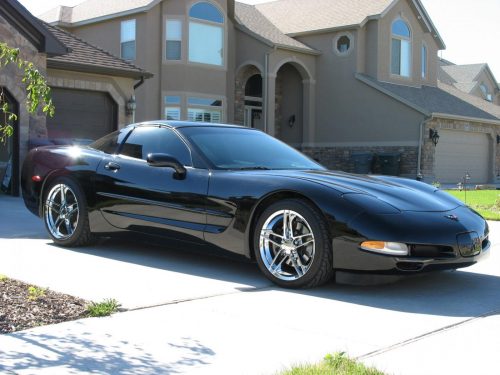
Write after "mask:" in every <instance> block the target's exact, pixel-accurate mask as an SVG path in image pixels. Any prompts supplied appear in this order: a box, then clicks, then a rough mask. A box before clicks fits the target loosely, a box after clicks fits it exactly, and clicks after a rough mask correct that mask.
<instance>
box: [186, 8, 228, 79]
mask: <svg viewBox="0 0 500 375" xmlns="http://www.w3.org/2000/svg"><path fill="white" fill-rule="evenodd" d="M200 3H207V4H210V5H211V6H213V7H214V8H215V9H217V10H218V11H219V12H220V14H221V15H222V21H223V22H222V23H218V22H213V21H209V20H205V19H200V18H194V17H191V16H190V12H191V8H192V7H194V6H195V5H197V4H200ZM186 17H187V22H186V29H187V30H186V34H187V37H186V46H187V47H186V61H187V63H188V64H191V65H198V66H204V67H210V68H213V69H222V70H225V69H226V68H227V44H228V38H227V14H226V13H225V12H224V10H223V9H222V8H221V7H220V6H219V4H216V3H214V2H213V1H209V0H201V1H195V2H190V3H188V4H187V7H186ZM192 23H194V24H199V25H208V26H215V27H219V28H220V30H221V31H222V36H221V43H222V55H221V64H220V65H219V64H212V63H207V62H200V61H192V60H191V57H190V48H191V24H192Z"/></svg>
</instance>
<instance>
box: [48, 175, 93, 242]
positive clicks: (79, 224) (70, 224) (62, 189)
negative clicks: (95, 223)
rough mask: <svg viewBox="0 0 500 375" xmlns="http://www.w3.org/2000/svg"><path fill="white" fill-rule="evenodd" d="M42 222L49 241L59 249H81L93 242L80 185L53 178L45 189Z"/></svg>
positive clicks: (71, 181)
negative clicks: (58, 246) (80, 247)
mask: <svg viewBox="0 0 500 375" xmlns="http://www.w3.org/2000/svg"><path fill="white" fill-rule="evenodd" d="M46 191H47V192H46V194H44V201H43V220H44V223H45V227H46V228H47V231H48V233H49V235H50V237H51V238H52V240H53V241H54V242H55V243H56V244H58V245H62V246H67V247H73V246H85V245H88V244H90V243H91V242H93V240H94V236H93V235H92V233H91V232H90V226H89V219H88V214H87V206H86V202H85V198H84V194H83V192H82V189H81V188H80V186H79V185H78V184H77V183H76V182H75V181H73V180H72V179H70V178H68V177H58V178H56V179H55V180H54V181H53V182H52V183H51V184H50V185H49V187H48V188H47V190H46Z"/></svg>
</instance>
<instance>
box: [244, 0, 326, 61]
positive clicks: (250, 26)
mask: <svg viewBox="0 0 500 375" xmlns="http://www.w3.org/2000/svg"><path fill="white" fill-rule="evenodd" d="M235 19H236V21H237V23H238V24H237V26H240V27H239V29H240V30H242V31H244V32H247V33H249V34H250V35H252V36H254V37H256V38H257V39H259V40H261V41H263V42H264V43H267V44H269V45H270V46H277V47H281V48H284V49H291V50H298V51H302V52H306V53H314V54H319V53H320V52H319V51H316V50H315V49H313V48H310V47H308V46H306V45H305V44H303V43H301V42H299V41H298V40H295V39H293V38H290V37H289V36H287V35H285V34H283V33H282V32H281V31H280V30H279V29H278V28H277V27H276V26H274V25H273V24H272V23H271V22H270V21H269V20H268V19H267V18H266V17H264V15H263V14H262V13H261V12H260V11H259V10H258V9H257V8H256V7H255V6H252V5H248V4H243V3H236V7H235Z"/></svg>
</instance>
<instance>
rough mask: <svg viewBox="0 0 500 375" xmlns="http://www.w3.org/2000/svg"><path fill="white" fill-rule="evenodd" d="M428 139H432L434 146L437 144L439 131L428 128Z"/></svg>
mask: <svg viewBox="0 0 500 375" xmlns="http://www.w3.org/2000/svg"><path fill="white" fill-rule="evenodd" d="M429 139H430V140H431V141H432V143H433V144H434V146H437V144H438V142H439V133H438V131H437V130H435V129H429Z"/></svg>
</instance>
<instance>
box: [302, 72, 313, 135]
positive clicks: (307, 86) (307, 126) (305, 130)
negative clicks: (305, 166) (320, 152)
mask: <svg viewBox="0 0 500 375" xmlns="http://www.w3.org/2000/svg"><path fill="white" fill-rule="evenodd" d="M302 85H303V86H302V87H303V108H304V114H303V116H304V120H303V127H302V143H303V144H304V143H306V144H310V143H312V142H314V130H315V127H316V111H315V108H316V81H315V80H313V79H306V80H303V81H302Z"/></svg>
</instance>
